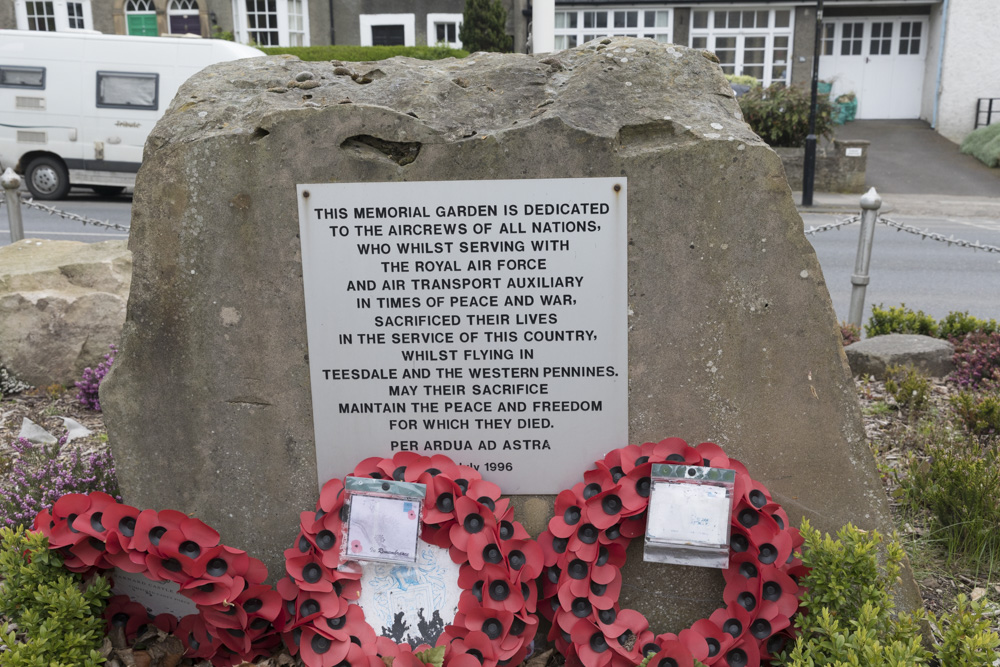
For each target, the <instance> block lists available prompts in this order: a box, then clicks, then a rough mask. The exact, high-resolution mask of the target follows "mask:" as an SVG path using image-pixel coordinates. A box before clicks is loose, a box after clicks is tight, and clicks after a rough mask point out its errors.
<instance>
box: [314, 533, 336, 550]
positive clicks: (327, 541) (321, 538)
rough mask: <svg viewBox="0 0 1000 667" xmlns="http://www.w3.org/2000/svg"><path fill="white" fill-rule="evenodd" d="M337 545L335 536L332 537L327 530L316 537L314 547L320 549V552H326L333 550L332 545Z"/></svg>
mask: <svg viewBox="0 0 1000 667" xmlns="http://www.w3.org/2000/svg"><path fill="white" fill-rule="evenodd" d="M336 543H337V536H336V535H334V534H333V533H332V532H330V531H329V530H324V531H323V532H321V533H320V534H319V535H317V536H316V546H318V547H319V548H320V551H327V550H329V549H332V548H333V545H335V544H336Z"/></svg>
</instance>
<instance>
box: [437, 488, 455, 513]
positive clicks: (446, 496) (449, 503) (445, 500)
mask: <svg viewBox="0 0 1000 667" xmlns="http://www.w3.org/2000/svg"><path fill="white" fill-rule="evenodd" d="M434 505H435V507H437V508H438V512H444V513H446V514H447V513H448V512H451V511H453V510H454V509H455V496H453V495H452V494H450V493H442V494H441V495H440V496H438V499H437V502H436V503H434Z"/></svg>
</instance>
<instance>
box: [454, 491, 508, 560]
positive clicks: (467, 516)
mask: <svg viewBox="0 0 1000 667" xmlns="http://www.w3.org/2000/svg"><path fill="white" fill-rule="evenodd" d="M496 524H497V522H496V517H494V516H493V513H492V512H491V511H490V510H489V508H488V507H486V506H485V505H483V504H481V503H479V502H477V501H475V500H472V499H471V498H466V497H464V496H463V497H461V498H458V499H457V500H456V501H455V523H454V524H453V525H452V526H451V528H450V529H449V531H448V536H449V537H450V538H451V543H452V545H453V546H455V547H457V548H458V549H460V550H462V551H464V552H465V553H469V551H470V550H471V549H476V550H479V551H482V549H483V548H484V547H485V546H486V545H487V543H488V542H489V540H490V535H493V534H495V533H494V531H495V529H496Z"/></svg>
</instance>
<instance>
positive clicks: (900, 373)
mask: <svg viewBox="0 0 1000 667" xmlns="http://www.w3.org/2000/svg"><path fill="white" fill-rule="evenodd" d="M885 390H886V391H887V392H889V395H890V396H892V398H893V400H894V401H896V405H898V406H899V407H900V408H901V409H903V410H906V411H907V412H910V413H917V412H921V411H922V410H923V409H924V408H926V407H927V403H928V402H929V400H930V398H929V395H930V392H931V382H930V380H928V379H927V378H926V377H925V376H924V375H923V374H921V373H920V371H918V370H917V369H915V368H914V367H913V366H905V367H900V366H889V368H887V369H886V377H885Z"/></svg>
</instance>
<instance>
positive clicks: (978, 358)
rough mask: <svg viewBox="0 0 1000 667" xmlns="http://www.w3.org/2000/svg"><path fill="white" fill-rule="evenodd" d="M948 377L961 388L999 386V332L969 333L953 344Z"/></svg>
mask: <svg viewBox="0 0 1000 667" xmlns="http://www.w3.org/2000/svg"><path fill="white" fill-rule="evenodd" d="M952 359H953V360H954V362H955V370H954V371H953V372H952V374H951V375H950V376H949V378H950V379H951V380H952V381H953V382H955V383H956V384H957V385H958V386H959V387H962V388H963V389H990V388H995V387H998V386H1000V333H998V332H993V333H970V334H969V335H967V336H966V337H965V338H964V339H963V340H962V341H961V342H958V343H956V345H955V356H954V357H952Z"/></svg>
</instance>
